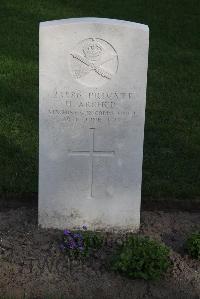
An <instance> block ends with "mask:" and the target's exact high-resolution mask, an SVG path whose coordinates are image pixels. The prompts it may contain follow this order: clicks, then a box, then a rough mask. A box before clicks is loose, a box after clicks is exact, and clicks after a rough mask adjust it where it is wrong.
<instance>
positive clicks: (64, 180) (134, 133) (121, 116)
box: [39, 18, 149, 231]
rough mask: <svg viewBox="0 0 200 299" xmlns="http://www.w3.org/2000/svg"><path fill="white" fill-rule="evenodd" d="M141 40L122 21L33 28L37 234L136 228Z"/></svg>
mask: <svg viewBox="0 0 200 299" xmlns="http://www.w3.org/2000/svg"><path fill="white" fill-rule="evenodd" d="M148 40H149V31H148V27H147V26H146V25H141V24H136V23H132V22H126V21H118V20H109V19H98V18H83V19H68V20H60V21H51V22H44V23H41V24H40V156H39V224H40V225H41V226H42V227H55V228H61V229H62V228H66V227H67V228H77V227H80V226H82V225H83V224H85V225H87V226H88V228H89V229H100V230H101V229H103V230H125V231H126V230H127V231H134V230H137V229H138V228H139V223H140V201H141V179H142V158H143V135H144V120H145V102H146V77H147V61H148Z"/></svg>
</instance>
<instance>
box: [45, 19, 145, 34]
mask: <svg viewBox="0 0 200 299" xmlns="http://www.w3.org/2000/svg"><path fill="white" fill-rule="evenodd" d="M80 23H83V24H88V23H94V24H95V23H96V24H105V25H122V26H127V27H131V28H135V29H142V30H144V31H146V32H149V27H148V26H147V25H145V24H141V23H135V22H130V21H124V20H117V19H108V18H94V17H85V18H69V19H61V20H52V21H46V22H40V27H47V26H59V25H67V24H80Z"/></svg>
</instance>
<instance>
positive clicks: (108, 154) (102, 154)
mask: <svg viewBox="0 0 200 299" xmlns="http://www.w3.org/2000/svg"><path fill="white" fill-rule="evenodd" d="M89 133H90V148H89V150H88V151H68V154H69V155H70V156H79V157H80V156H82V157H89V158H90V161H89V162H90V172H89V175H90V197H91V198H92V197H94V190H93V189H94V158H95V157H113V156H114V155H115V151H97V150H95V128H90V130H89Z"/></svg>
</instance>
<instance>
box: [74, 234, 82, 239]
mask: <svg viewBox="0 0 200 299" xmlns="http://www.w3.org/2000/svg"><path fill="white" fill-rule="evenodd" d="M74 238H76V239H82V238H83V237H82V235H81V234H74Z"/></svg>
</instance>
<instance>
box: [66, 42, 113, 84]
mask: <svg viewBox="0 0 200 299" xmlns="http://www.w3.org/2000/svg"><path fill="white" fill-rule="evenodd" d="M70 67H71V73H72V76H73V78H74V79H76V80H77V81H78V82H80V83H81V84H83V85H86V86H89V87H98V86H101V85H103V84H105V83H106V82H108V81H110V80H112V78H113V76H114V75H115V74H116V72H117V69H118V55H117V52H116V51H115V49H114V48H113V46H112V45H111V44H109V43H108V42H107V41H105V40H103V39H100V38H87V39H84V40H82V41H81V42H79V43H78V44H77V45H76V47H75V48H74V49H73V50H72V52H71V53H70Z"/></svg>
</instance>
